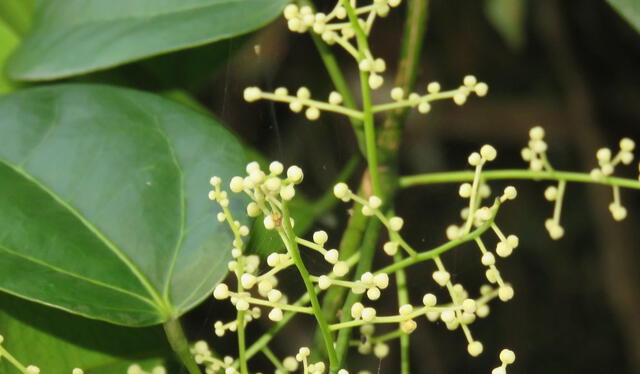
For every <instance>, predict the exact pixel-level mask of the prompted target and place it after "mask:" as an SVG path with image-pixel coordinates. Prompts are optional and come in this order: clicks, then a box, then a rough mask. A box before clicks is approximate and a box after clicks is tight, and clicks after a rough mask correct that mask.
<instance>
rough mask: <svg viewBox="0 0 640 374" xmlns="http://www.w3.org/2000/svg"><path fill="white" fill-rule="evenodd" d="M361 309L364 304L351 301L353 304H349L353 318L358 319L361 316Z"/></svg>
mask: <svg viewBox="0 0 640 374" xmlns="http://www.w3.org/2000/svg"><path fill="white" fill-rule="evenodd" d="M363 310H364V305H362V303H358V302H356V303H353V305H351V317H352V318H354V319H359V318H360V317H361V316H362V311H363Z"/></svg>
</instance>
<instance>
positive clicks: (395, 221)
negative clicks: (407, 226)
mask: <svg viewBox="0 0 640 374" xmlns="http://www.w3.org/2000/svg"><path fill="white" fill-rule="evenodd" d="M403 225H404V220H403V219H402V218H400V217H397V216H395V217H391V218H390V219H389V228H390V229H391V230H393V231H400V230H401V229H402V226H403Z"/></svg>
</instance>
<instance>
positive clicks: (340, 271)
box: [333, 261, 349, 277]
mask: <svg viewBox="0 0 640 374" xmlns="http://www.w3.org/2000/svg"><path fill="white" fill-rule="evenodd" d="M333 272H334V273H335V275H337V276H338V277H343V276H345V275H347V273H348V272H349V265H347V263H346V262H344V261H338V262H337V263H336V264H335V265H333Z"/></svg>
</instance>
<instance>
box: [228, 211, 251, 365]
mask: <svg viewBox="0 0 640 374" xmlns="http://www.w3.org/2000/svg"><path fill="white" fill-rule="evenodd" d="M230 217H231V216H229V218H228V219H230ZM238 269H241V270H242V271H243V272H244V260H243V257H242V256H240V258H239V259H238ZM241 276H242V274H240V272H239V271H236V279H237V280H238V293H241V292H243V291H244V287H242V282H241V281H240V277H241ZM244 314H245V312H244V311H242V310H239V311H238V313H237V315H236V326H238V360H239V361H240V373H241V374H249V367H248V364H247V361H248V359H247V355H246V349H247V345H246V338H245V326H244Z"/></svg>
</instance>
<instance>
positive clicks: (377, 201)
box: [369, 196, 382, 209]
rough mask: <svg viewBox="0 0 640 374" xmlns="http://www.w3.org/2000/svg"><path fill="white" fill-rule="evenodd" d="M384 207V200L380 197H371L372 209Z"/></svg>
mask: <svg viewBox="0 0 640 374" xmlns="http://www.w3.org/2000/svg"><path fill="white" fill-rule="evenodd" d="M381 205H382V200H381V199H380V198H379V197H378V196H371V197H369V206H370V207H371V208H372V209H378V208H380V206H381Z"/></svg>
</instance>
